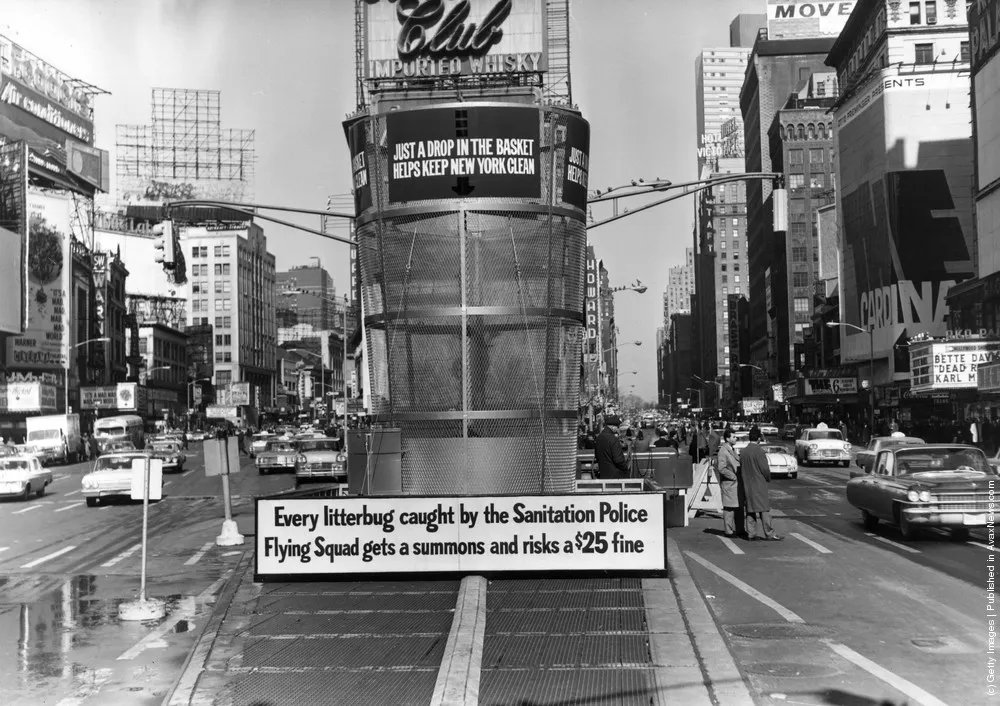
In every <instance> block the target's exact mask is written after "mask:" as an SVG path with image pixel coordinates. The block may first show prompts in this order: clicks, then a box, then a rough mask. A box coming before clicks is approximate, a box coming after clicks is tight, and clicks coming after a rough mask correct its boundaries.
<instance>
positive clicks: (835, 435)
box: [809, 429, 844, 441]
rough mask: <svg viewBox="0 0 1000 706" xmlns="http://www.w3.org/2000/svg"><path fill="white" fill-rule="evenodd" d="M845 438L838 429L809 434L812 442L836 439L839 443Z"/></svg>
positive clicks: (816, 431) (820, 430)
mask: <svg viewBox="0 0 1000 706" xmlns="http://www.w3.org/2000/svg"><path fill="white" fill-rule="evenodd" d="M843 438H844V435H843V434H841V433H840V431H838V430H837V429H819V430H815V431H811V432H809V440H810V441H814V440H816V439H836V440H838V441H839V440H841V439H843Z"/></svg>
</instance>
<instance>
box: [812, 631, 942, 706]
mask: <svg viewBox="0 0 1000 706" xmlns="http://www.w3.org/2000/svg"><path fill="white" fill-rule="evenodd" d="M825 642H826V644H827V646H828V647H829V648H830V649H831V650H833V651H834V652H836V653H837V654H838V655H840V656H841V657H843V658H844V659H846V660H847V661H848V662H851V663H853V664H855V665H856V666H858V667H861V668H862V669H863V670H865V671H866V672H868V673H869V674H871V675H872V676H873V677H876V678H878V679H881V680H882V681H884V682H885V683H886V684H888V685H889V686H891V687H892V688H894V689H895V690H896V691H899V692H900V693H903V694H906V696H907V697H909V698H911V699H913V701H914V703H916V704H920V706H948V705H947V704H946V703H945V702H944V701H942V700H941V699H939V698H937V697H936V696H934V695H933V694H929V693H927V692H926V691H924V690H923V689H921V688H920V687H919V686H917V685H916V684H914V683H913V682H911V681H908V680H906V679H904V678H903V677H901V676H899V675H897V674H894V673H893V672H890V671H889V670H888V669H886V668H885V667H882V666H880V665H878V664H876V663H875V662H872V661H871V660H870V659H868V658H867V657H865V656H864V655H860V654H858V653H857V652H855V651H854V650H852V649H851V648H850V647H848V646H847V645H841V644H840V643H837V642H830V641H825Z"/></svg>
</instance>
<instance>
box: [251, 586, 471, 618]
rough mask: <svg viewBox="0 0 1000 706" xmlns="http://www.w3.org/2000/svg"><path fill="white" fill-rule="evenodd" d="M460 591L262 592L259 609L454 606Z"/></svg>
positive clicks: (304, 611)
mask: <svg viewBox="0 0 1000 706" xmlns="http://www.w3.org/2000/svg"><path fill="white" fill-rule="evenodd" d="M457 595H458V592H457V591H455V592H451V593H345V594H339V595H312V594H306V595H297V594H296V595H278V596H261V597H260V599H259V601H258V604H257V607H256V612H258V613H284V612H286V611H294V612H296V613H315V612H318V611H349V610H388V611H391V610H396V611H413V610H454V608H455V601H456V599H457Z"/></svg>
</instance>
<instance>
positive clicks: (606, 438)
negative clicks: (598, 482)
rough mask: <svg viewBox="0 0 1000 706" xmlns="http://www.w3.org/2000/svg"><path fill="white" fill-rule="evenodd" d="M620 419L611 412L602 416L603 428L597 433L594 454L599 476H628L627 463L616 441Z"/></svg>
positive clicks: (619, 444)
mask: <svg viewBox="0 0 1000 706" xmlns="http://www.w3.org/2000/svg"><path fill="white" fill-rule="evenodd" d="M621 423H622V420H621V419H619V418H618V416H617V415H614V414H611V415H608V416H607V417H605V418H604V429H602V430H601V433H600V434H598V435H597V441H596V442H595V444H594V456H595V457H596V459H597V473H598V476H599V477H600V478H603V479H609V478H628V477H629V465H628V461H626V460H625V454H624V453H622V446H621V443H620V442H619V441H618V427H620V426H621Z"/></svg>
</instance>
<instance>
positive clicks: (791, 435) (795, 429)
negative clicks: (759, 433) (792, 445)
mask: <svg viewBox="0 0 1000 706" xmlns="http://www.w3.org/2000/svg"><path fill="white" fill-rule="evenodd" d="M781 438H782V439H784V440H785V441H795V440H796V439H798V438H799V425H798V424H786V425H785V426H783V427H782V428H781Z"/></svg>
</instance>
